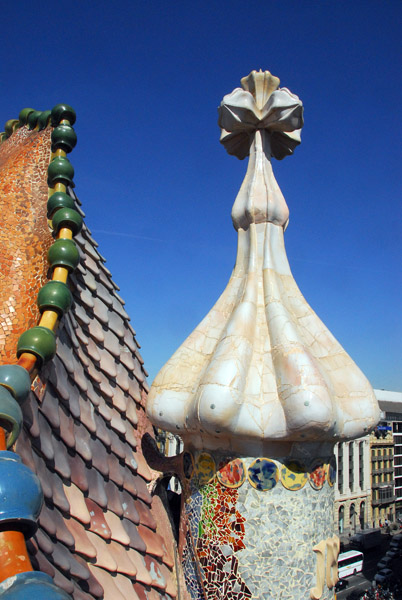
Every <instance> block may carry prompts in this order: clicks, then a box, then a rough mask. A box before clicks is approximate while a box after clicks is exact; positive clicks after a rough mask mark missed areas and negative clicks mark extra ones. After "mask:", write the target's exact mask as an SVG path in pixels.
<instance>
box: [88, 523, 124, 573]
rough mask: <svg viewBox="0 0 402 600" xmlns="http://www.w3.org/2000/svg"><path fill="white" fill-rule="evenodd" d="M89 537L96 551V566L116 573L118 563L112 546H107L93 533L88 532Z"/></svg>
mask: <svg viewBox="0 0 402 600" xmlns="http://www.w3.org/2000/svg"><path fill="white" fill-rule="evenodd" d="M87 536H88V538H89V541H90V542H91V544H92V545H93V546H94V547H95V549H96V563H95V564H96V566H98V567H102V568H103V569H107V570H108V571H111V572H113V573H115V572H116V571H117V562H116V560H115V558H114V556H113V555H112V553H111V551H110V544H105V542H104V540H103V539H102V538H101V537H99V536H98V535H96V533H92V531H87Z"/></svg>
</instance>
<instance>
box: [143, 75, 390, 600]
mask: <svg viewBox="0 0 402 600" xmlns="http://www.w3.org/2000/svg"><path fill="white" fill-rule="evenodd" d="M241 84H242V88H236V89H235V90H234V91H233V92H232V93H231V94H228V95H227V96H225V97H224V99H223V101H222V103H221V105H220V107H219V125H220V127H221V130H222V134H221V142H222V143H223V145H224V146H225V148H226V150H227V151H228V152H229V154H234V155H235V156H237V157H238V158H240V159H243V158H245V157H246V156H249V157H250V158H249V164H248V169H247V173H246V176H245V178H244V181H243V184H242V186H241V188H240V191H239V193H238V196H237V198H236V201H235V204H234V206H233V210H232V219H233V224H234V227H235V229H236V230H237V231H238V250H237V259H236V264H235V267H234V270H233V273H232V276H231V278H230V280H229V283H228V285H227V287H226V289H225V291H224V292H223V294H222V295H221V297H220V298H219V300H218V301H217V303H216V304H215V306H214V307H213V308H212V310H211V311H210V312H209V313H208V315H207V316H206V317H205V318H204V320H203V321H202V322H201V323H200V324H199V325H198V327H197V328H196V329H195V330H194V331H193V333H192V334H191V335H190V336H189V337H188V338H187V340H186V341H185V342H184V343H183V344H182V346H181V347H180V348H179V349H178V350H177V351H176V353H175V354H174V355H173V356H172V358H171V359H170V360H169V361H168V362H167V363H166V365H165V366H164V367H163V368H162V369H161V371H160V372H159V374H158V375H157V377H156V379H155V381H154V383H153V385H152V388H151V392H150V395H149V398H148V406H147V412H148V415H149V416H150V418H151V420H152V422H153V423H154V424H155V425H157V426H158V427H161V428H164V429H167V430H169V431H171V432H174V433H176V434H178V435H180V436H181V437H182V438H183V441H184V453H183V455H182V463H181V467H179V468H178V470H179V475H180V478H181V481H182V487H183V504H182V515H181V528H180V536H181V539H180V544H179V550H180V552H181V556H182V562H183V568H184V573H185V578H186V584H187V589H188V591H189V593H190V596H191V598H193V599H199V598H200V599H201V598H202V599H208V600H218V599H221V598H222V599H223V598H225V599H229V600H243V599H245V598H259V599H273V598H276V599H281V600H287V599H289V600H290V599H292V600H301V598H306V599H307V598H312V599H317V600H318V599H319V598H323V599H326V600H328V599H330V598H333V597H334V585H335V583H336V581H337V577H338V575H337V556H338V552H339V539H338V538H337V536H336V535H335V532H334V524H333V502H334V483H335V478H336V463H335V461H334V455H333V447H334V444H335V443H336V442H337V441H340V440H345V439H353V438H356V437H359V436H362V435H364V434H365V433H367V432H368V431H369V430H370V429H371V428H372V427H373V426H374V425H375V424H376V423H377V421H378V419H379V409H378V405H377V401H376V399H375V396H374V393H373V390H372V389H371V386H370V384H369V382H368V381H367V379H366V378H365V376H364V375H363V374H362V373H361V371H360V370H359V368H358V367H357V366H356V365H355V364H354V362H353V361H352V359H351V358H350V357H349V356H348V355H347V354H346V352H345V351H344V350H343V348H342V347H341V346H340V344H339V343H338V342H337V341H336V339H335V338H334V337H333V335H332V334H331V333H330V332H329V331H328V329H327V328H326V327H325V325H324V324H323V323H322V322H321V321H320V319H319V318H318V317H317V315H316V314H315V313H314V312H313V310H312V309H311V308H310V306H309V305H308V304H307V302H306V300H305V299H304V298H303V296H302V294H301V292H300V290H299V288H298V287H297V285H296V283H295V281H294V279H293V276H292V273H291V271H290V268H289V264H288V261H287V257H286V252H285V247H284V239H283V232H284V230H285V228H286V225H287V223H288V217H289V211H288V207H287V205H286V202H285V199H284V197H283V195H282V192H281V190H280V189H279V186H278V184H277V182H276V180H275V177H274V175H273V172H272V166H271V157H275V158H277V159H282V158H284V157H285V156H287V155H289V154H292V153H293V150H294V148H295V147H296V146H297V145H298V144H299V143H300V130H301V127H302V126H303V107H302V103H301V101H300V100H299V98H298V97H297V96H295V95H294V94H292V93H291V92H290V91H289V90H288V89H287V88H279V87H278V86H279V79H278V78H277V77H274V76H272V75H271V74H270V73H269V71H265V72H262V71H259V72H256V71H252V72H251V73H250V75H249V76H248V77H245V78H243V79H242V80H241Z"/></svg>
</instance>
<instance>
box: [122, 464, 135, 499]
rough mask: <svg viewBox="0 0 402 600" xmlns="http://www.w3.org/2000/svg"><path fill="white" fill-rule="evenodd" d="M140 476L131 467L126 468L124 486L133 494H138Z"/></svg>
mask: <svg viewBox="0 0 402 600" xmlns="http://www.w3.org/2000/svg"><path fill="white" fill-rule="evenodd" d="M137 483H138V477H135V476H134V475H133V473H132V472H131V471H130V469H124V488H125V489H126V490H127V491H128V492H130V494H132V495H133V496H137V485H136V484H137Z"/></svg>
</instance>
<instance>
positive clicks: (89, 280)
mask: <svg viewBox="0 0 402 600" xmlns="http://www.w3.org/2000/svg"><path fill="white" fill-rule="evenodd" d="M71 279H72V280H73V278H71ZM79 279H81V280H82V282H83V284H84V285H85V286H86V287H87V288H88V289H89V290H91V292H97V288H98V284H97V283H96V280H95V277H94V276H93V275H92V273H90V272H89V271H86V272H85V273H80V274H79V275H78V277H77V280H79Z"/></svg>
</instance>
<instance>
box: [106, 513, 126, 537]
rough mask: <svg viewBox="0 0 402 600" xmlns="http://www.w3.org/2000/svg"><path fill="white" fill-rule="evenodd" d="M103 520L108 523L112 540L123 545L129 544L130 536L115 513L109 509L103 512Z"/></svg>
mask: <svg viewBox="0 0 402 600" xmlns="http://www.w3.org/2000/svg"><path fill="white" fill-rule="evenodd" d="M105 520H106V523H107V524H108V525H109V528H110V531H111V532H112V536H111V537H112V540H115V541H116V542H120V544H123V546H129V545H130V537H129V536H128V534H127V532H126V530H125V529H124V526H123V523H122V521H121V519H120V518H119V517H118V516H117V515H115V514H114V513H113V512H112V511H111V510H107V511H106V512H105Z"/></svg>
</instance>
